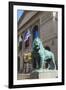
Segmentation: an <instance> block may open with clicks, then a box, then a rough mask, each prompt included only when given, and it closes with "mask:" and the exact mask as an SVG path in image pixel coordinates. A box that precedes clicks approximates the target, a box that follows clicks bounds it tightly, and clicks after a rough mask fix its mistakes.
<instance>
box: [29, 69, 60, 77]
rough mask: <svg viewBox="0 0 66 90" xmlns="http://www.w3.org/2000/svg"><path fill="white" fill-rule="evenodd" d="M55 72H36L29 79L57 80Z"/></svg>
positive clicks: (56, 72)
mask: <svg viewBox="0 0 66 90" xmlns="http://www.w3.org/2000/svg"><path fill="white" fill-rule="evenodd" d="M57 77H58V71H57V70H37V71H34V72H32V73H31V75H30V78H31V79H47V78H57Z"/></svg>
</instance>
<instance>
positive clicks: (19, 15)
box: [17, 9, 24, 21]
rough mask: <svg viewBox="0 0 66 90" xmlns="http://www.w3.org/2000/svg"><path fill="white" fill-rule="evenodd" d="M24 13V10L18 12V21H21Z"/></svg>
mask: <svg viewBox="0 0 66 90" xmlns="http://www.w3.org/2000/svg"><path fill="white" fill-rule="evenodd" d="M23 13H24V11H23V10H20V9H19V10H17V21H19V19H20V17H21V16H22V15H23Z"/></svg>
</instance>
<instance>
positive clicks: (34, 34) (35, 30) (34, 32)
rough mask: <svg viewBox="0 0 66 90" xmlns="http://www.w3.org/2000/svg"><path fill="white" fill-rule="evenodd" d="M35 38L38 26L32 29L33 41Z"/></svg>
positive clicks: (37, 34) (37, 35)
mask: <svg viewBox="0 0 66 90" xmlns="http://www.w3.org/2000/svg"><path fill="white" fill-rule="evenodd" d="M36 37H39V31H38V25H35V26H34V28H33V40H34V39H35V38H36Z"/></svg>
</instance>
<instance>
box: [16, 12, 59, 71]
mask: <svg viewBox="0 0 66 90" xmlns="http://www.w3.org/2000/svg"><path fill="white" fill-rule="evenodd" d="M35 25H37V26H38V32H39V37H40V39H41V40H42V43H43V45H44V47H45V46H49V47H50V49H51V51H52V52H53V53H54V55H55V61H56V68H57V69H58V66H57V65H58V48H57V47H58V46H57V44H58V43H57V39H58V35H57V34H58V13H57V12H50V11H24V15H23V16H22V17H21V18H20V20H19V22H18V35H17V37H18V46H19V44H20V41H19V38H21V48H20V50H18V56H19V59H20V61H18V62H19V66H18V67H19V71H22V70H23V64H24V61H23V55H24V53H28V52H31V51H32V43H33V28H34V26H35ZM28 30H29V31H30V33H31V36H30V39H29V44H28V46H27V47H25V42H24V38H25V32H26V31H28ZM18 48H19V47H18Z"/></svg>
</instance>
